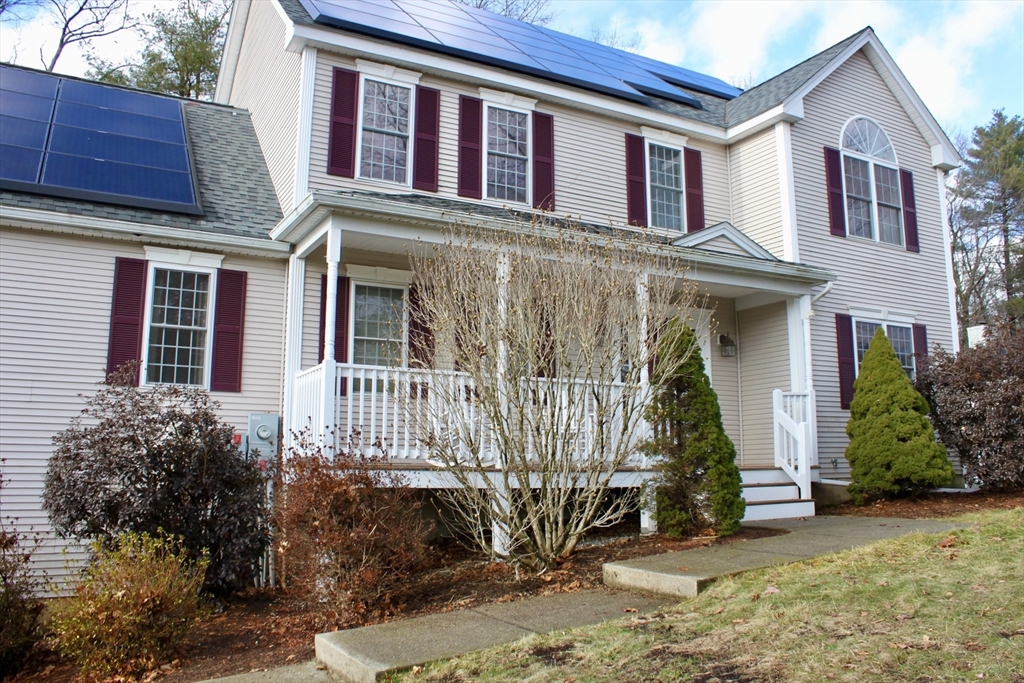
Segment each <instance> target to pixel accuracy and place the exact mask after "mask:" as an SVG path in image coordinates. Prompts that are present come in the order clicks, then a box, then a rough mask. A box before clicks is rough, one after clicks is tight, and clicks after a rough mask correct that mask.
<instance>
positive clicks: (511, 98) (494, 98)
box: [479, 88, 537, 111]
mask: <svg viewBox="0 0 1024 683" xmlns="http://www.w3.org/2000/svg"><path fill="white" fill-rule="evenodd" d="M479 93H480V99H482V100H483V101H484V102H488V103H490V104H494V105H497V106H499V107H515V108H516V109H525V110H526V111H533V109H534V107H536V106H537V100H535V99H533V98H531V97H523V96H522V95H516V94H515V93H511V92H502V91H501V90H491V89H490V88H480V89H479Z"/></svg>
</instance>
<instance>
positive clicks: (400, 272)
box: [0, 0, 960, 525]
mask: <svg viewBox="0 0 1024 683" xmlns="http://www.w3.org/2000/svg"><path fill="white" fill-rule="evenodd" d="M14 72H17V73H23V72H22V70H8V69H7V68H6V67H5V69H4V74H7V73H14ZM24 73H31V72H24ZM6 77H7V76H6V75H5V78H6ZM68 81H69V82H73V83H78V81H76V80H74V79H68ZM5 83H6V81H5ZM4 87H6V85H5V86H4ZM62 92H63V91H62ZM5 95H6V93H5ZM215 100H216V102H217V103H219V104H217V105H214V104H198V103H187V104H183V105H182V106H181V108H182V110H183V111H184V112H185V115H184V116H185V121H186V122H187V131H188V135H189V136H190V143H191V145H190V147H189V155H190V157H189V158H191V159H192V160H193V161H194V178H193V181H194V182H193V189H194V193H195V195H196V196H197V197H198V199H199V200H200V201H199V202H198V203H195V205H194V206H192V207H191V208H190V207H187V206H186V207H182V206H178V207H167V206H160V207H156V206H151V207H150V208H146V207H138V206H134V207H132V208H128V207H126V206H124V205H123V204H118V200H117V199H111V198H110V197H100V196H96V195H89V196H84V195H81V196H77V197H76V196H74V195H72V196H70V197H69V196H68V194H67V193H65V194H63V195H59V194H58V195H54V193H53V186H52V185H50V186H46V187H42V186H39V187H27V186H25V185H23V184H22V185H18V184H17V183H14V182H13V181H10V180H8V179H6V177H5V178H4V179H3V180H2V181H0V182H2V183H3V185H2V187H3V194H2V195H0V211H2V212H0V217H2V224H0V227H2V233H0V235H2V239H3V240H4V241H3V248H2V249H0V259H2V267H0V278H2V282H0V315H2V318H0V328H2V329H0V335H2V336H0V341H2V344H3V358H2V362H3V364H4V372H3V382H2V384H3V386H2V387H0V391H2V392H3V407H2V409H3V420H4V426H3V431H2V436H0V438H2V440H3V441H2V447H3V450H4V452H5V454H8V455H7V456H6V457H8V459H9V461H8V471H9V472H17V473H18V474H17V475H12V476H15V479H16V482H15V484H14V486H13V487H12V491H14V492H15V493H8V492H4V494H3V495H4V496H5V514H9V513H7V512H6V510H7V509H8V504H7V502H6V501H7V500H12V499H13V500H18V501H20V502H19V503H18V505H17V506H14V507H13V508H12V509H13V510H14V511H15V512H16V513H19V514H23V516H24V517H25V519H26V520H28V521H33V522H35V523H36V524H37V525H41V524H43V523H44V520H43V519H42V517H40V516H39V513H38V503H37V501H36V496H37V493H36V490H37V487H38V482H39V479H40V477H41V473H42V471H43V468H44V465H45V458H46V454H47V452H48V450H47V449H48V448H49V439H50V436H51V435H52V434H53V433H54V432H56V431H57V430H59V429H60V428H61V427H62V426H63V425H64V424H65V423H66V422H67V420H68V419H69V418H70V417H71V416H72V415H73V414H74V413H75V412H76V411H77V409H78V407H79V403H78V402H77V401H76V400H75V395H76V394H77V393H79V392H85V391H89V389H90V387H91V385H92V384H93V383H95V382H97V381H99V380H100V379H101V378H102V376H103V372H104V371H105V370H106V369H107V367H108V365H110V364H111V363H114V364H116V362H120V361H121V360H124V359H128V358H138V359H139V360H141V361H142V363H143V371H142V379H143V380H144V381H164V378H165V377H171V376H172V375H173V378H174V380H175V381H188V382H195V383H198V384H202V385H204V386H208V387H209V388H211V390H212V391H213V393H214V396H215V397H216V398H217V399H218V400H220V401H221V402H222V403H223V404H224V411H225V413H224V414H225V418H226V419H227V420H229V421H230V422H232V423H233V424H234V425H235V426H236V427H237V428H238V429H239V430H240V431H244V430H246V429H247V425H248V422H247V418H246V416H247V414H248V413H250V412H254V411H262V412H268V413H277V414H280V415H281V416H282V417H283V427H284V431H285V433H287V432H288V431H289V430H291V429H295V428H298V427H300V426H302V425H303V424H305V422H306V421H307V420H308V419H309V418H312V419H313V421H314V424H325V425H326V424H333V425H336V426H337V427H338V430H339V431H340V432H341V433H343V434H344V433H348V431H349V430H351V429H352V428H359V429H362V430H364V432H369V433H370V434H373V435H379V436H381V437H388V436H390V450H391V454H392V456H393V458H394V459H395V461H396V463H397V464H398V465H400V466H401V467H403V468H404V469H405V471H406V473H407V474H408V475H409V477H410V479H411V480H412V481H413V482H414V483H415V484H416V485H418V486H424V487H429V486H432V485H436V483H437V481H436V479H435V478H434V471H433V467H432V466H431V465H430V463H429V462H428V461H427V453H426V452H425V450H424V449H423V448H422V447H421V446H420V445H419V444H418V443H417V442H416V440H415V438H414V437H412V436H410V435H408V434H405V433H404V430H403V427H402V425H401V415H400V411H399V408H398V406H397V404H396V403H395V401H394V398H393V396H391V397H389V396H388V392H387V391H386V389H381V390H380V391H376V390H372V389H371V390H369V391H359V392H356V391H350V388H354V387H356V386H361V387H371V388H374V387H383V388H386V387H388V386H392V383H394V382H410V381H413V376H414V374H415V373H420V374H419V375H416V377H420V376H422V373H428V375H427V376H428V377H429V373H430V372H434V371H437V370H431V369H427V370H423V369H415V368H409V367H408V365H409V356H410V352H409V348H408V347H409V341H410V340H409V335H410V333H412V332H414V331H410V330H409V329H408V325H406V324H405V322H404V320H405V319H404V316H402V314H400V313H395V316H396V317H395V320H391V321H384V322H390V323H393V324H386V325H382V326H377V327H376V329H377V333H376V334H371V333H370V328H371V327H372V326H368V325H365V324H363V323H365V322H368V320H367V319H365V318H367V316H370V315H371V310H372V309H376V310H377V311H379V310H385V309H386V310H391V311H401V309H402V304H401V302H407V301H408V296H407V293H408V288H409V284H410V280H411V274H410V270H409V262H408V256H407V254H408V251H409V249H410V245H414V244H417V243H425V244H429V243H430V242H431V241H438V240H441V239H443V235H444V231H445V230H446V229H447V228H448V227H449V226H450V225H451V224H452V223H453V222H454V221H459V222H467V223H471V224H473V225H478V226H482V227H487V226H493V227H509V226H515V225H516V221H517V220H520V219H521V218H522V217H523V216H527V217H528V216H530V215H533V214H535V213H538V212H543V213H544V214H545V215H551V216H572V217H574V218H576V219H577V220H579V221H581V222H582V223H584V224H588V225H593V226H608V225H612V226H616V227H620V228H623V229H643V230H645V231H647V232H648V233H651V234H655V235H657V236H659V238H660V239H661V240H662V241H663V248H664V249H665V250H667V251H669V252H671V253H672V254H673V255H674V258H675V259H677V261H678V262H679V263H680V273H681V274H684V275H685V276H686V277H689V278H692V279H694V280H696V282H697V283H698V284H699V285H700V286H701V288H702V289H704V290H706V291H707V292H708V293H709V295H710V298H709V304H708V308H707V309H706V311H705V313H706V315H704V316H702V317H701V320H702V324H701V325H700V327H701V329H698V330H697V331H698V336H699V337H700V340H701V352H702V354H704V357H705V361H706V364H707V366H708V368H709V374H710V376H711V380H712V383H713V386H714V388H715V390H716V392H717V393H718V396H719V399H720V402H721V406H722V411H723V418H724V422H725V427H726V431H727V432H728V434H729V435H730V437H731V438H732V439H733V441H734V442H735V444H736V446H737V450H738V453H739V458H740V463H739V464H740V466H741V469H742V472H743V476H744V484H745V495H746V497H747V500H748V503H751V504H750V505H748V516H747V518H748V519H759V518H761V519H763V518H768V517H779V516H796V515H805V514H813V509H814V508H813V502H812V501H811V500H810V483H811V481H812V480H834V479H843V478H844V477H846V476H847V474H848V471H849V470H848V466H847V464H846V462H845V460H844V458H843V453H844V449H845V446H846V436H845V425H846V421H847V419H848V411H847V408H848V404H849V400H850V398H851V394H852V384H853V380H854V378H855V377H856V373H857V366H858V362H859V359H860V358H861V357H862V355H863V352H864V350H865V348H866V344H867V340H869V339H870V337H871V335H872V334H873V332H874V330H875V329H876V328H877V327H878V326H879V325H884V326H885V327H886V330H887V332H888V334H889V337H890V338H891V339H892V340H893V342H894V346H895V347H896V350H897V353H898V355H899V357H900V359H901V361H902V362H903V364H904V367H905V368H906V369H907V371H908V372H909V373H913V372H914V364H915V362H916V360H915V359H916V357H917V356H918V355H919V354H924V353H927V349H928V347H929V345H935V344H938V345H940V346H943V347H945V348H947V349H951V350H956V347H957V337H956V334H955V333H954V329H955V312H954V308H953V298H952V276H951V265H950V262H949V248H948V241H947V240H948V234H947V233H948V231H947V229H946V226H945V215H946V214H945V196H944V191H945V190H944V175H945V173H946V172H948V171H949V170H950V169H953V168H955V167H956V166H957V165H958V164H959V163H960V159H959V157H958V155H957V153H956V151H955V150H954V148H953V146H952V145H951V144H950V142H949V140H948V139H947V138H946V136H945V135H944V134H943V132H942V130H941V129H940V127H939V126H938V124H937V123H936V122H935V120H934V117H933V116H932V115H931V114H930V113H929V112H928V110H927V108H926V107H925V106H924V105H923V103H922V102H921V100H920V98H919V97H918V96H917V94H916V93H915V92H914V90H913V88H912V87H911V86H910V84H909V83H908V82H907V80H906V78H905V77H904V76H903V74H902V73H901V72H900V70H899V68H898V67H897V66H896V64H895V63H894V62H893V60H892V58H891V56H890V55H889V54H888V53H887V52H886V50H885V48H884V47H883V46H882V44H881V43H880V41H879V40H878V38H877V36H876V35H875V34H874V32H873V31H872V30H871V29H870V28H866V29H864V30H863V31H860V32H858V33H857V34H855V35H853V36H850V37H849V38H847V39H846V40H843V41H841V42H840V43H838V44H836V45H834V46H832V47H830V48H828V49H827V50H825V51H823V52H821V53H819V54H817V55H815V56H814V57H812V58H810V59H808V60H807V61H805V62H803V63H801V64H798V65H796V66H794V67H793V68H792V69H789V70H788V71H785V72H784V73H782V74H780V75H778V76H776V77H775V78H772V79H770V80H768V81H766V82H765V83H762V84H761V85H759V86H757V87H755V88H751V89H750V90H747V91H740V90H739V89H737V88H734V87H731V86H729V85H728V84H726V83H724V82H722V81H720V80H718V79H715V78H712V77H710V76H706V75H703V74H698V73H695V72H693V71H689V70H687V69H683V68H680V67H675V66H671V65H668V64H663V63H659V62H656V61H654V60H651V59H647V58H644V57H640V56H637V55H631V54H628V53H623V52H621V51H618V50H614V49H611V48H607V47H604V46H601V45H597V44H594V43H590V42H588V41H585V40H582V39H579V38H575V37H572V36H567V35H564V34H560V33H557V32H554V31H550V30H548V29H542V28H537V27H533V26H531V25H528V24H524V23H522V22H516V21H512V20H509V19H506V18H503V17H498V16H495V15H492V14H489V13H487V12H483V11H481V10H475V9H472V8H468V7H465V6H462V5H458V4H455V3H453V2H449V1H448V0H441V1H439V2H430V3H423V2H408V1H405V0H390V1H389V2H379V1H373V2H371V1H369V0H366V1H363V2H356V1H353V2H346V3H331V2H326V1H325V0H265V1H261V2H252V0H235V2H234V4H233V6H232V10H231V19H230V25H229V31H228V36H227V42H226V46H225V52H224V56H223V62H222V69H221V73H220V78H219V81H218V85H217V92H216V96H215ZM8 101H9V100H8ZM58 109H59V107H58ZM4 114H5V116H6V115H7V111H6V110H5V112H4ZM51 114H52V112H51ZM13 115H14V114H12V116H13ZM57 123H58V122H57V121H54V125H56V124H57ZM485 133H486V134H485ZM5 135H6V133H5ZM254 135H255V138H258V141H259V147H260V148H262V158H259V153H258V150H257V149H256V147H255V142H254V139H253V136H254ZM4 144H7V143H6V142H4ZM47 153H48V154H50V153H53V150H52V149H51V150H49V151H48V152H47ZM8 158H9V156H8V155H6V154H5V155H4V156H3V157H2V159H8ZM263 159H265V165H264V163H263ZM2 163H4V164H6V163H8V162H6V161H3V162H2ZM4 168H5V169H6V166H4ZM5 173H6V171H5ZM118 259H120V260H118ZM132 259H134V260H135V261H131V260H132ZM69 260H73V261H74V267H69V264H68V263H67V261H69ZM130 261H131V262H133V263H136V265H134V266H128V267H127V268H128V270H122V268H125V267H126V266H124V264H125V263H127V262H130ZM142 261H145V262H146V265H138V263H141V262H142ZM132 267H134V268H135V271H134V273H133V272H131V270H130V269H131V268H132ZM161 269H162V270H163V271H164V272H167V273H174V272H177V273H181V274H182V277H183V278H191V277H192V275H193V274H194V275H195V276H196V277H197V278H199V277H201V276H203V275H209V276H210V277H211V278H213V279H212V280H207V282H208V283H209V282H215V281H218V278H216V277H214V274H215V273H216V272H218V269H220V271H223V270H231V271H234V272H239V273H246V275H245V276H244V277H241V276H237V275H236V276H233V277H235V282H236V287H235V289H236V291H237V290H239V289H242V288H243V287H244V290H243V291H244V306H241V307H236V310H244V317H243V318H241V319H238V318H235V319H233V321H234V323H235V324H234V326H233V327H232V328H231V330H229V331H228V332H230V333H233V334H237V333H238V332H239V331H241V334H242V341H241V342H240V348H241V349H242V353H241V358H240V363H239V364H238V365H237V366H233V368H232V370H231V371H229V372H227V374H226V375H225V376H224V377H222V376H221V374H220V372H219V371H218V368H217V366H216V364H217V363H218V362H219V356H218V349H217V342H216V336H217V329H216V328H217V324H218V323H217V322H216V319H217V318H218V315H219V310H220V309H219V304H218V302H217V300H216V297H215V298H214V300H213V301H211V302H209V305H210V306H211V307H212V308H211V310H214V309H216V311H217V312H218V315H215V316H214V319H213V321H212V323H211V324H212V325H213V328H208V335H207V339H206V343H207V344H210V343H212V344H213V347H212V350H211V348H210V347H209V346H207V353H206V355H205V356H204V358H211V359H212V361H213V363H212V364H211V363H205V362H204V364H203V365H202V366H201V367H200V366H198V365H196V366H189V367H188V368H187V369H184V370H181V372H182V373H184V374H180V375H179V374H178V372H179V369H178V368H175V369H174V370H173V372H172V371H167V372H171V374H167V375H165V374H163V373H164V372H165V369H164V366H163V365H159V366H158V365H154V361H153V360H152V358H153V356H152V355H151V351H149V349H151V348H154V347H153V344H154V341H153V338H154V336H155V335H157V334H164V333H163V332H162V331H161V328H160V326H159V325H158V324H157V323H155V322H154V311H156V308H157V307H158V304H157V302H156V297H157V290H158V289H159V288H160V287H161V286H162V285H161V284H159V283H158V282H157V279H156V278H157V277H158V271H160V270H161ZM115 272H116V274H117V275H116V278H115ZM122 273H125V274H124V275H122ZM143 274H145V277H146V278H147V279H146V280H145V282H146V283H147V284H146V285H145V286H144V287H140V283H141V278H142V277H143ZM133 276H134V278H135V280H134V284H133V285H131V286H129V285H124V287H122V286H121V283H122V282H131V281H132V278H133ZM161 277H162V276H161ZM196 281H198V280H196ZM161 282H162V281H161ZM190 282H192V280H190ZM218 287H219V285H218ZM122 290H131V292H129V293H128V294H125V293H123V292H122ZM211 291H212V290H211ZM218 294H219V292H218ZM133 297H134V298H133ZM122 302H123V303H124V305H125V306H126V307H127V309H128V312H127V313H126V312H124V311H123V310H122V308H121V305H122ZM236 303H237V294H236ZM375 304H376V305H375ZM382 304H390V305H388V306H384V305H382ZM69 322H70V323H71V324H70V325H69V324H68V323H69ZM377 322H380V321H377ZM125 329H127V330H130V331H132V333H133V334H135V335H136V337H137V339H136V337H131V336H130V335H128V342H127V343H125V342H124V338H122V336H121V335H120V333H119V332H118V331H119V330H125ZM381 330H390V331H391V332H387V333H381V332H380V331H381ZM210 335H212V336H213V337H214V339H213V340H212V341H211V340H210V339H209V336H210ZM228 336H230V335H228ZM164 338H165V339H166V337H164ZM231 338H232V339H236V340H237V337H231ZM177 339H178V340H179V342H178V343H180V339H181V337H178V338H177ZM192 340H193V343H194V340H195V337H193V338H192ZM108 341H109V344H108ZM68 349H74V350H75V352H74V353H73V354H68V353H67V350H68ZM211 353H212V356H211ZM133 354H134V355H133ZM232 358H235V357H234V356H232ZM211 365H212V367H211ZM225 378H227V379H230V382H228V381H225V382H224V383H221V380H222V379H225ZM228 389H234V391H229V390H228ZM15 453H16V454H17V455H16V457H12V456H11V455H9V454H15ZM641 474H642V473H641ZM17 477H21V479H20V480H18V479H17ZM639 477H640V475H637V474H636V473H634V474H631V475H629V476H627V475H625V474H624V475H623V477H622V478H621V481H620V483H621V485H624V486H625V485H635V484H636V483H637V481H638V478H639ZM19 481H20V482H21V483H18V482H19ZM33 487H35V488H33ZM19 506H20V507H19Z"/></svg>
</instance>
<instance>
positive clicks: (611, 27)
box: [574, 20, 644, 54]
mask: <svg viewBox="0 0 1024 683" xmlns="http://www.w3.org/2000/svg"><path fill="white" fill-rule="evenodd" d="M574 35H578V36H579V37H580V38H584V39H586V40H592V41H593V42H595V43H600V44H601V45H607V46H608V47H613V48H615V49H616V50H624V51H626V52H632V53H633V54H636V53H638V52H640V50H641V49H642V48H643V44H644V39H643V36H642V35H640V32H639V31H633V32H632V33H627V32H626V31H625V29H623V28H622V26H621V25H620V24H619V21H618V20H615V21H613V22H612V23H611V24H608V25H604V24H602V23H599V22H597V21H595V22H592V23H591V24H590V26H588V27H587V30H586V31H583V32H582V33H574Z"/></svg>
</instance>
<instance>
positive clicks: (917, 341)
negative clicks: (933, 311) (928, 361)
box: [914, 325, 928, 358]
mask: <svg viewBox="0 0 1024 683" xmlns="http://www.w3.org/2000/svg"><path fill="white" fill-rule="evenodd" d="M914 355H915V356H919V357H921V358H926V357H927V356H928V328H927V327H925V326H924V325H914Z"/></svg>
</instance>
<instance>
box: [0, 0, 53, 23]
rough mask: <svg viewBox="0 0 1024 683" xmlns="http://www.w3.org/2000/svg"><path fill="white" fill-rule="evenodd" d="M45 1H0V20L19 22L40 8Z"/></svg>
mask: <svg viewBox="0 0 1024 683" xmlns="http://www.w3.org/2000/svg"><path fill="white" fill-rule="evenodd" d="M44 1H45V0H0V20H2V21H21V20H22V19H25V18H26V16H27V15H28V14H31V13H32V12H33V11H34V10H36V9H37V8H39V7H41V6H42V5H43V3H44Z"/></svg>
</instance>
